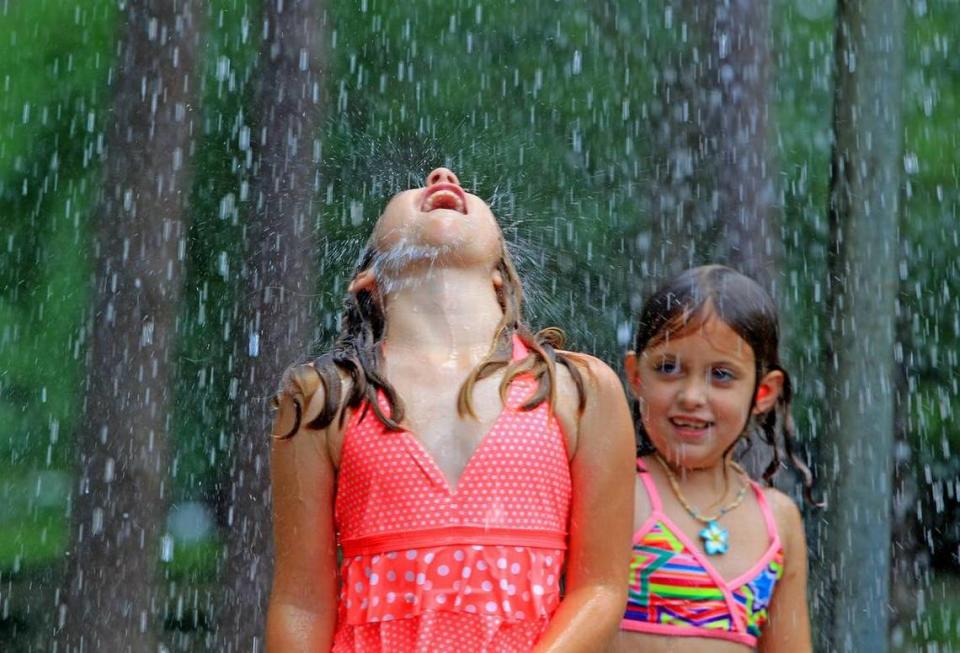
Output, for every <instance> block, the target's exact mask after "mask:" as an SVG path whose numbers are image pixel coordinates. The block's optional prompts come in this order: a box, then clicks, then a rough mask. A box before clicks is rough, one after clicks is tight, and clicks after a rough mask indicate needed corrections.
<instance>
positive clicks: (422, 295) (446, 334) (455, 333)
mask: <svg viewBox="0 0 960 653" xmlns="http://www.w3.org/2000/svg"><path fill="white" fill-rule="evenodd" d="M384 313H385V318H386V331H385V333H384V346H385V350H386V351H387V352H389V353H388V354H387V355H388V356H389V355H391V354H400V355H402V354H403V353H406V352H410V353H416V354H417V356H418V358H419V359H420V360H423V361H424V363H425V364H435V365H455V366H457V367H460V366H463V367H473V366H475V365H476V364H477V363H479V362H480V361H481V360H482V359H483V358H484V356H486V354H487V353H488V352H489V350H490V347H491V345H492V343H493V339H494V337H495V335H496V329H497V325H498V324H499V323H500V320H501V318H502V317H503V310H502V309H501V307H500V303H499V302H498V301H497V295H496V291H495V289H494V286H493V282H492V280H491V276H490V273H489V272H478V271H477V270H461V269H456V268H442V269H432V270H429V271H425V272H424V273H422V274H420V275H419V276H418V278H415V279H412V278H405V279H404V283H403V284H400V286H399V287H397V288H396V289H394V290H393V291H392V292H390V293H389V294H388V295H387V297H386V298H385V299H384ZM424 359H425V360H424Z"/></svg>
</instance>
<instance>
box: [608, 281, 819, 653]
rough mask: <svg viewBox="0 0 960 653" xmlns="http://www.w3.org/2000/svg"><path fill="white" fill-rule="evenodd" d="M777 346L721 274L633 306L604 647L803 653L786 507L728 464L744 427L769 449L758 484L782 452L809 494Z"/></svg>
mask: <svg viewBox="0 0 960 653" xmlns="http://www.w3.org/2000/svg"><path fill="white" fill-rule="evenodd" d="M778 340H779V328H778V324H777V312H776V308H775V306H774V303H773V300H772V299H771V298H770V296H769V295H768V294H767V293H766V292H765V291H764V290H763V289H762V288H761V287H760V286H759V285H758V284H757V283H756V282H754V281H753V280H751V279H749V278H747V277H745V276H744V275H742V274H739V273H737V272H735V271H733V270H731V269H730V268H726V267H722V266H718V265H711V266H705V267H699V268H695V269H692V270H688V271H686V272H684V273H683V274H681V275H679V276H678V277H676V278H675V279H673V280H672V281H670V282H668V283H667V284H666V285H665V286H664V287H663V288H661V289H660V290H659V291H657V292H656V293H655V294H654V295H653V296H652V297H651V298H650V299H649V300H648V301H647V303H646V305H645V306H644V308H643V312H642V313H641V315H640V324H639V328H638V330H637V335H636V339H635V342H634V350H633V351H631V352H629V353H628V354H627V357H626V361H625V368H626V374H627V380H628V382H629V385H630V387H631V389H632V391H633V394H634V396H635V400H636V402H635V405H634V420H635V425H636V429H637V434H638V441H639V458H638V459H637V480H636V483H635V491H636V507H635V514H634V528H635V533H634V536H633V552H632V558H631V561H630V564H629V590H628V599H627V604H626V611H625V614H624V616H623V620H622V622H621V626H620V628H621V632H620V634H619V635H618V637H617V639H616V642H615V645H614V647H613V650H614V651H617V652H618V653H619V652H625V651H643V652H644V653H661V652H665V651H671V652H676V653H699V652H707V651H710V652H711V653H713V652H717V653H722V652H726V651H729V652H731V653H733V652H737V651H748V650H755V649H756V650H760V651H764V652H768V653H770V652H776V653H804V652H805V651H810V650H811V643H810V623H809V617H808V613H807V605H806V587H807V551H806V544H805V541H804V532H803V524H802V523H801V519H800V513H799V511H798V510H797V507H796V505H795V504H794V503H793V501H792V500H791V499H789V498H788V497H787V496H786V495H784V494H782V493H780V492H778V491H777V490H775V489H773V488H771V487H761V486H760V485H759V484H757V483H756V482H755V481H754V480H752V479H751V478H749V477H748V475H747V474H746V473H745V472H744V470H743V469H742V468H740V466H739V465H737V464H736V463H735V462H734V460H733V454H734V451H735V449H736V448H737V445H738V443H739V442H740V441H741V440H742V439H744V438H748V437H750V435H751V434H753V433H757V434H758V435H759V436H760V438H761V439H762V441H763V442H765V443H767V444H768V445H769V446H770V451H771V453H772V461H771V463H770V465H769V467H768V468H767V470H766V473H765V474H764V478H765V480H767V481H769V480H770V478H771V477H772V475H773V474H774V473H775V472H776V471H777V470H778V469H779V468H780V466H781V458H782V457H786V458H787V459H788V460H789V462H791V463H792V464H794V466H795V467H796V468H797V469H798V470H799V471H800V472H801V473H802V474H803V475H804V479H805V485H806V489H807V498H808V500H809V490H810V485H811V480H810V476H809V472H808V471H807V469H806V467H804V466H803V464H802V463H801V462H800V461H799V460H798V459H797V458H796V456H795V455H794V452H793V425H792V420H791V418H790V400H791V396H792V388H791V384H790V377H789V375H788V374H787V371H786V370H785V369H784V367H783V365H782V364H781V362H780V357H779V354H778V351H777V348H778ZM753 446H761V445H759V444H754V445H753Z"/></svg>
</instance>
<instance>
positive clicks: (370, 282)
mask: <svg viewBox="0 0 960 653" xmlns="http://www.w3.org/2000/svg"><path fill="white" fill-rule="evenodd" d="M376 289H377V278H376V277H375V276H374V274H373V270H371V269H369V268H367V269H366V270H361V271H360V272H357V276H355V277H354V278H353V281H351V282H350V285H349V286H347V292H349V293H351V294H354V295H356V294H357V293H358V292H360V291H361V290H366V291H368V292H373V291H374V290H376Z"/></svg>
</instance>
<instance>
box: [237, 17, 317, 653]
mask: <svg viewBox="0 0 960 653" xmlns="http://www.w3.org/2000/svg"><path fill="white" fill-rule="evenodd" d="M325 21H326V14H325V12H324V10H323V5H322V3H320V2H317V1H315V0H267V1H266V2H264V16H263V24H264V26H265V38H264V41H263V45H262V52H261V68H260V71H259V80H258V82H257V84H258V87H257V95H256V112H257V123H258V125H257V127H258V129H256V130H255V131H254V134H256V135H257V136H256V141H255V143H254V147H255V148H256V150H259V151H258V152H257V155H256V160H255V163H254V170H253V178H254V182H253V192H252V202H253V206H252V207H251V208H252V214H253V217H252V220H251V221H250V224H249V227H248V229H247V243H246V244H247V252H248V255H247V261H246V263H245V266H244V268H243V270H242V272H241V274H242V276H243V295H244V297H245V298H246V300H247V303H246V305H244V306H243V307H242V312H243V317H242V324H241V336H240V337H241V338H242V342H241V343H240V350H241V351H240V355H239V365H238V369H239V379H238V381H239V383H238V392H237V397H236V406H237V413H238V414H237V416H236V417H237V419H236V422H235V426H234V428H235V442H234V450H233V454H234V455H233V459H232V467H231V469H230V482H229V488H228V492H229V494H228V503H229V508H228V520H227V521H228V527H227V533H226V537H227V548H226V568H225V573H226V578H225V582H224V600H223V603H222V605H221V607H220V614H219V616H218V639H219V640H220V641H221V642H222V646H221V647H220V648H221V650H226V651H244V652H246V651H260V650H263V631H264V625H265V617H266V606H267V598H268V595H269V589H270V588H269V583H270V577H271V572H272V567H271V565H272V533H271V527H270V524H271V515H270V486H269V475H268V470H267V462H268V451H269V446H268V445H269V435H270V417H271V416H270V414H269V411H268V407H269V403H268V402H269V399H270V398H271V397H272V396H273V394H274V393H275V392H276V389H277V384H278V382H279V379H280V376H281V373H282V372H283V370H284V369H285V368H286V367H287V366H288V365H289V364H291V363H293V362H295V361H296V360H297V359H300V358H303V357H304V356H305V355H306V354H307V352H308V347H309V345H310V342H311V339H312V337H313V321H314V320H313V310H312V306H311V298H312V297H313V293H314V286H315V280H316V274H315V269H316V265H315V261H316V257H317V250H316V248H315V246H314V231H315V229H314V228H315V224H316V219H315V211H316V209H315V207H314V197H315V194H316V190H317V187H316V184H317V178H316V168H317V166H316V165H315V163H316V161H315V160H314V150H315V148H316V147H317V141H316V138H317V131H318V125H319V123H320V95H321V93H323V92H324V91H325V89H324V84H325V82H324V78H323V71H322V70H321V64H322V61H321V59H322V45H323V34H324V32H323V31H322V27H323V25H322V23H323V22H325ZM256 150H255V151H256ZM305 582H309V581H305Z"/></svg>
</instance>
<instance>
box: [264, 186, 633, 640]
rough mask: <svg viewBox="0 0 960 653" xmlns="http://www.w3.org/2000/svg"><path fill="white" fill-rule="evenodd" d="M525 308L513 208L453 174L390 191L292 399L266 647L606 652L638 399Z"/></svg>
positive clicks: (282, 436)
mask: <svg viewBox="0 0 960 653" xmlns="http://www.w3.org/2000/svg"><path fill="white" fill-rule="evenodd" d="M521 309H522V292H521V286H520V281H519V279H518V278H517V275H516V272H515V271H514V267H513V265H512V263H511V261H510V257H509V255H508V253H507V250H506V247H505V244H504V241H503V235H502V233H501V231H500V228H499V227H498V225H497V222H496V220H495V219H494V217H493V215H492V213H491V212H490V209H489V207H488V206H487V205H486V204H485V203H484V202H483V201H482V200H481V199H480V198H478V197H476V196H474V195H472V194H469V193H466V192H465V191H464V190H463V188H462V187H461V186H460V183H459V181H458V180H457V177H456V176H455V175H454V174H453V173H452V172H451V171H450V170H448V169H446V168H439V169H437V170H434V171H433V172H431V173H430V174H429V175H428V176H427V181H426V186H425V187H424V188H416V189H412V190H409V191H405V192H402V193H400V194H399V195H397V196H396V197H394V198H393V199H392V200H391V201H390V203H389V204H388V205H387V207H386V209H385V210H384V212H383V215H382V216H381V218H380V220H379V221H378V223H377V225H376V228H375V229H374V232H373V234H372V236H371V238H370V242H369V244H368V246H367V248H366V251H365V252H364V254H363V255H362V257H361V260H360V264H359V266H358V268H357V271H356V274H355V275H354V277H353V280H352V282H351V284H350V287H349V290H348V294H347V298H346V303H345V308H344V312H343V315H342V319H341V332H340V336H339V338H338V339H337V341H336V343H335V344H334V347H333V350H332V351H331V352H330V353H328V354H326V355H324V356H321V357H320V358H318V359H316V360H315V361H313V362H312V363H310V364H308V365H301V366H298V367H294V368H292V369H291V370H290V371H289V372H288V373H287V374H286V376H285V379H284V382H283V384H282V389H281V392H280V393H279V395H278V397H277V405H278V408H279V410H278V414H277V418H276V421H275V424H274V434H275V437H276V439H275V440H274V445H273V449H272V456H271V475H272V481H273V502H274V505H273V509H274V533H275V540H276V572H275V579H274V586H273V591H272V594H271V600H270V610H269V616H268V648H269V649H270V650H272V651H284V652H287V651H326V650H331V648H332V650H333V651H390V652H399V653H403V652H405V651H423V652H429V653H438V652H443V651H451V652H453V651H456V652H462V651H488V652H491V653H492V652H500V651H502V652H508V651H518V652H519V651H530V650H537V651H548V650H550V651H553V650H556V651H561V650H562V651H596V650H598V648H602V647H603V646H605V645H606V643H607V641H609V639H610V638H611V637H612V636H613V635H614V634H615V632H616V628H617V623H618V622H619V618H620V615H621V613H622V607H623V601H624V600H625V598H626V583H625V579H624V577H623V573H622V571H623V568H624V567H625V565H626V564H627V554H628V552H629V532H630V521H629V520H630V514H631V511H632V491H631V489H630V479H631V478H632V475H633V469H632V468H633V463H632V461H631V460H630V458H631V450H632V439H633V438H632V429H631V426H630V416H629V409H628V407H627V403H626V399H625V397H624V395H623V391H622V389H621V387H620V384H619V381H618V379H617V378H616V376H615V374H614V373H613V372H612V371H611V370H610V369H609V368H608V367H607V366H605V365H603V364H602V363H600V362H599V361H597V360H596V359H594V358H591V357H589V356H585V355H579V354H576V355H575V354H570V353H567V352H563V351H560V350H559V349H558V347H559V346H560V344H561V343H560V338H559V334H558V332H557V331H556V330H548V331H546V332H542V333H540V334H538V335H536V336H534V335H532V334H531V333H530V332H529V331H528V330H527V328H526V327H525V326H524V323H523V320H522V311H521ZM338 561H339V562H338ZM561 576H563V577H564V583H563V588H564V591H563V594H561V583H560V579H561Z"/></svg>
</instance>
